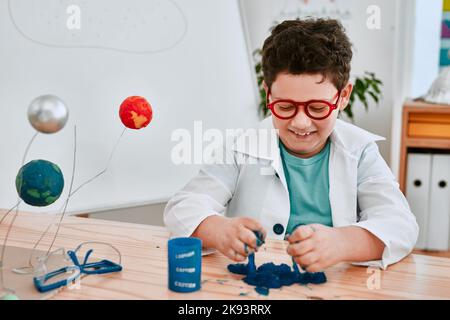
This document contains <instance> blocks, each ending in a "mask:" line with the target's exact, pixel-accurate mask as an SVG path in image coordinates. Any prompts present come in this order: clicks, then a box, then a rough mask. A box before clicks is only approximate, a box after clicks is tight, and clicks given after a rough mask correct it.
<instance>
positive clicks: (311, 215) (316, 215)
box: [280, 140, 333, 234]
mask: <svg viewBox="0 0 450 320" xmlns="http://www.w3.org/2000/svg"><path fill="white" fill-rule="evenodd" d="M330 145H331V143H330V140H328V142H327V144H326V145H325V147H324V148H323V149H322V150H321V151H320V153H318V154H316V155H315V156H313V157H311V158H306V159H303V158H298V157H296V156H293V155H291V154H290V153H289V152H288V151H287V150H286V147H285V146H284V145H283V143H282V142H281V141H280V149H281V158H282V160H283V168H284V173H285V176H286V182H287V185H288V189H289V201H290V203H291V214H290V217H289V223H288V226H287V229H286V232H287V233H288V234H290V233H292V231H293V229H294V228H295V227H296V226H298V225H304V224H312V223H319V224H323V225H326V226H329V227H332V226H333V220H332V216H331V206H330V198H329V190H330V184H329V177H328V163H329V156H330Z"/></svg>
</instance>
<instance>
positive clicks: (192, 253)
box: [168, 238, 202, 292]
mask: <svg viewBox="0 0 450 320" xmlns="http://www.w3.org/2000/svg"><path fill="white" fill-rule="evenodd" d="M168 259H169V289H170V290H172V291H175V292H194V291H197V290H200V287H201V274H202V241H201V240H200V239H198V238H174V239H171V240H169V242H168Z"/></svg>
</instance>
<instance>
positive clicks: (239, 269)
mask: <svg viewBox="0 0 450 320" xmlns="http://www.w3.org/2000/svg"><path fill="white" fill-rule="evenodd" d="M227 268H228V271H230V272H231V273H234V274H242V275H247V273H248V271H247V269H248V267H247V265H246V264H243V263H236V264H229V265H228V266H227Z"/></svg>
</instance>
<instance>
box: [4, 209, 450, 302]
mask: <svg viewBox="0 0 450 320" xmlns="http://www.w3.org/2000/svg"><path fill="white" fill-rule="evenodd" d="M3 213H4V211H0V216H2V215H3ZM9 221H11V219H7V221H6V222H5V223H4V224H3V225H1V226H0V239H3V237H4V235H5V233H6V229H7V225H8V223H9ZM48 223H49V218H48V217H46V216H45V215H40V214H30V213H20V214H19V216H18V218H17V220H16V223H15V224H14V228H13V230H12V232H11V235H10V240H9V242H8V245H10V246H15V247H25V248H30V247H32V245H33V244H34V243H35V241H36V240H37V239H38V238H39V236H40V234H41V232H42V230H44V229H45V228H46V227H47V224H48ZM87 240H91V241H93V240H96V241H106V242H110V243H112V244H114V245H115V246H116V247H117V248H118V249H119V250H120V251H121V253H122V264H123V267H124V270H123V271H122V272H120V273H115V274H109V275H102V276H88V277H85V278H83V279H82V281H81V286H80V288H79V289H71V290H69V289H67V288H66V289H63V290H61V291H60V292H59V293H58V294H56V295H55V296H54V298H55V299H283V300H285V299H450V259H447V258H438V257H429V256H424V255H410V256H408V257H407V258H405V259H404V260H403V261H401V262H399V263H397V264H395V265H393V266H390V267H389V268H388V270H387V271H379V270H373V269H368V268H364V267H356V266H352V265H350V264H346V263H342V264H339V265H336V266H334V267H332V268H330V269H328V270H327V271H326V274H327V277H328V282H327V283H325V284H322V285H308V286H301V285H297V284H296V285H293V286H290V287H284V288H282V289H281V290H278V289H271V290H270V294H269V295H268V296H261V295H258V294H257V293H256V292H255V290H254V287H251V286H248V285H246V284H245V283H243V282H242V281H241V280H240V279H241V278H242V277H241V276H238V275H233V274H230V273H229V272H228V271H227V269H226V266H227V264H229V263H230V262H231V261H230V260H228V259H227V258H226V257H225V256H223V255H221V254H219V253H214V254H212V255H209V256H206V257H203V265H202V269H203V274H202V282H203V284H202V289H201V290H200V291H197V292H194V293H189V294H180V293H175V292H171V291H169V290H168V288H167V240H168V232H167V231H166V230H165V229H164V228H162V227H155V226H147V225H139V224H128V223H122V222H120V223H119V222H111V221H103V220H94V219H85V218H77V217H66V218H65V219H64V222H63V225H62V226H61V229H60V234H59V236H58V238H57V242H56V246H57V247H60V246H63V247H65V248H67V249H71V248H74V247H75V246H76V245H77V244H79V243H80V242H82V241H87ZM50 241H51V237H50V236H48V237H45V238H44V241H43V246H42V248H41V249H42V250H44V248H46V247H48V245H49V243H50ZM285 248H286V243H285V242H284V241H278V240H277V241H268V242H267V243H266V245H265V246H264V247H263V248H262V250H260V251H259V253H257V255H256V262H257V265H259V264H261V263H265V262H270V261H272V262H275V263H289V261H290V258H289V256H287V254H286V253H285ZM373 272H375V273H373ZM370 277H372V278H370ZM373 277H379V278H377V279H379V288H378V289H377V288H373V284H376V283H377V280H376V278H373ZM374 279H375V281H372V280H374ZM368 282H369V283H371V284H372V286H368V285H367V283H368ZM369 287H372V289H370V288H369ZM240 294H244V295H240Z"/></svg>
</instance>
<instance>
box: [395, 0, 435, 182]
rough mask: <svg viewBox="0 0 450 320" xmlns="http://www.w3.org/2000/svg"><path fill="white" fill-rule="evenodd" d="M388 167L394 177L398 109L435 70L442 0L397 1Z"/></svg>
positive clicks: (397, 158)
mask: <svg viewBox="0 0 450 320" xmlns="http://www.w3.org/2000/svg"><path fill="white" fill-rule="evenodd" d="M396 2H397V9H396V11H397V19H396V20H397V30H398V32H397V33H396V47H395V58H394V60H395V66H394V92H395V97H394V104H393V109H392V133H391V169H392V171H393V172H394V174H395V175H396V176H397V177H398V173H399V165H400V143H401V141H400V137H401V125H402V108H403V104H404V101H405V99H406V98H416V97H418V96H421V95H423V94H424V93H426V91H427V90H428V88H429V87H430V85H431V83H432V82H433V80H434V79H435V78H436V77H437V76H438V72H439V52H440V36H441V20H442V0H397V1H396Z"/></svg>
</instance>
